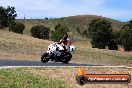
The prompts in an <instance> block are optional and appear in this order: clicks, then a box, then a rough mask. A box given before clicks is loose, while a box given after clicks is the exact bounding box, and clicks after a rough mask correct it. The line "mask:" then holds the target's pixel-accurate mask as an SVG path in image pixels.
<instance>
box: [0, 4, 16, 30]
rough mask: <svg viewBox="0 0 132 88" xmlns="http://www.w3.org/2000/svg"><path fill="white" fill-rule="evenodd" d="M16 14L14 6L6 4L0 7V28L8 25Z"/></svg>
mask: <svg viewBox="0 0 132 88" xmlns="http://www.w3.org/2000/svg"><path fill="white" fill-rule="evenodd" d="M16 16H17V14H16V11H15V8H14V7H10V6H8V7H7V8H4V7H2V6H1V7H0V28H2V29H3V28H5V27H8V26H9V25H10V24H11V23H12V22H14V20H15V17H16Z"/></svg>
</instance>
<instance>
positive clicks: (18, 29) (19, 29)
mask: <svg viewBox="0 0 132 88" xmlns="http://www.w3.org/2000/svg"><path fill="white" fill-rule="evenodd" d="M24 29H25V25H24V24H22V23H19V22H12V23H11V24H10V25H9V31H13V32H15V33H19V34H23V31H24Z"/></svg>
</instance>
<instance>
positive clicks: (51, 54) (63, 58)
mask: <svg viewBox="0 0 132 88" xmlns="http://www.w3.org/2000/svg"><path fill="white" fill-rule="evenodd" d="M68 48H69V51H68V52H67V51H64V47H63V46H61V45H60V44H57V43H51V44H50V45H49V46H48V51H46V52H45V53H44V54H43V55H42V57H41V61H42V62H43V63H46V62H48V61H55V62H62V63H68V62H69V61H70V60H71V58H72V54H71V53H72V52H73V51H75V49H76V47H75V46H69V47H66V49H68Z"/></svg>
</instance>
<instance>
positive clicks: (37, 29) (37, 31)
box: [30, 25, 49, 39]
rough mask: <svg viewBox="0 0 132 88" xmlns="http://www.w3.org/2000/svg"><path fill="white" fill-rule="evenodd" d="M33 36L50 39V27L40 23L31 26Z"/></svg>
mask: <svg viewBox="0 0 132 88" xmlns="http://www.w3.org/2000/svg"><path fill="white" fill-rule="evenodd" d="M30 32H31V36H32V37H35V38H39V39H49V28H47V27H45V26H43V25H38V26H33V27H32V28H31V31H30Z"/></svg>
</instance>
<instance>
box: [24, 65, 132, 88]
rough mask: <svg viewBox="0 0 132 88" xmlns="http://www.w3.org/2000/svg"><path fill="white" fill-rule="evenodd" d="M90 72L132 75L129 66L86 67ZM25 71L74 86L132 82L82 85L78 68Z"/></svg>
mask: <svg viewBox="0 0 132 88" xmlns="http://www.w3.org/2000/svg"><path fill="white" fill-rule="evenodd" d="M85 70H86V71H87V73H88V74H130V75H131V76H132V69H127V68H98V67H87V68H85ZM22 71H23V72H26V73H29V74H33V75H36V76H41V77H43V76H48V77H50V78H55V79H60V80H63V81H65V82H66V83H67V84H69V85H70V86H71V87H73V88H131V87H132V82H131V83H129V84H86V85H84V86H80V85H78V84H77V82H76V80H75V78H76V75H77V68H26V69H22Z"/></svg>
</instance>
